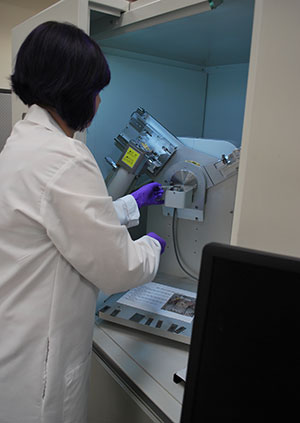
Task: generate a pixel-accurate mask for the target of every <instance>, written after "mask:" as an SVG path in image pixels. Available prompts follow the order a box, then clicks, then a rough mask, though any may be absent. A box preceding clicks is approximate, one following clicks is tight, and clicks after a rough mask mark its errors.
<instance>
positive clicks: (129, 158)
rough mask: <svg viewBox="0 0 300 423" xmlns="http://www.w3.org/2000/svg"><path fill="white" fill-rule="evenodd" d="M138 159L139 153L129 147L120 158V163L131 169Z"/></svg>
mask: <svg viewBox="0 0 300 423" xmlns="http://www.w3.org/2000/svg"><path fill="white" fill-rule="evenodd" d="M139 157H140V153H138V152H137V151H135V150H134V149H133V148H130V147H129V148H128V149H127V151H126V153H125V155H124V157H123V158H122V162H124V163H126V164H127V166H129V167H133V166H134V165H135V164H136V161H137V159H138V158H139Z"/></svg>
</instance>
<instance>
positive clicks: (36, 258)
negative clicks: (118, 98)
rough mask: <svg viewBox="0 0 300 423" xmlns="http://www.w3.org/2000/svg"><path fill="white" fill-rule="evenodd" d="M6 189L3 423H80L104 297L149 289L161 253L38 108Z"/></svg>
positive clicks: (0, 252)
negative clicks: (133, 234)
mask: <svg viewBox="0 0 300 423" xmlns="http://www.w3.org/2000/svg"><path fill="white" fill-rule="evenodd" d="M0 180H1V187H0V236H1V243H0V271H1V272H0V342H1V344H0V423H37V422H39V423H41V422H43V423H60V422H63V423H83V422H84V421H85V413H86V396H87V381H88V373H89V363H90V354H91V345H92V333H93V321H94V312H95V304H96V299H97V294H98V289H101V290H103V291H104V292H106V293H114V292H119V291H124V290H126V289H129V288H131V287H134V286H137V285H139V284H143V283H146V282H149V281H151V280H152V279H153V278H154V276H155V274H156V271H157V268H158V264H159V256H160V245H159V243H158V241H156V240H154V239H153V238H151V237H148V236H144V237H142V238H140V239H138V240H137V241H132V239H131V238H130V235H129V233H128V231H127V229H126V227H125V226H121V224H120V222H119V219H118V217H117V214H116V212H115V208H114V206H113V202H112V199H111V198H110V197H109V196H108V194H107V191H106V187H105V183H104V181H103V178H102V175H101V173H100V171H99V168H98V166H97V164H96V162H95V160H94V158H93V156H92V154H91V153H90V151H89V150H88V148H87V147H86V146H85V145H84V144H83V143H81V142H80V141H77V140H75V139H71V138H69V137H67V136H66V135H65V134H64V132H63V131H62V130H61V129H60V127H59V126H58V125H57V124H56V122H55V121H54V120H53V119H52V118H51V116H50V115H49V114H48V112H46V111H45V110H44V109H42V108H40V107H38V106H36V105H34V106H32V107H31V108H30V109H29V112H28V114H27V116H26V118H25V120H23V121H20V122H18V123H17V124H16V125H15V127H14V129H13V132H12V134H11V136H10V138H9V139H8V141H7V143H6V145H5V147H4V150H3V151H2V153H1V155H0ZM129 197H130V198H127V199H125V200H121V201H119V202H118V203H117V205H119V207H118V214H119V216H121V215H122V214H124V212H125V214H126V212H127V218H125V219H124V216H123V218H122V219H123V220H124V221H125V223H126V220H127V222H130V214H131V213H133V215H134V216H135V218H137V217H138V214H136V209H137V207H136V203H135V200H133V199H132V197H131V196H129ZM122 210H123V213H122ZM99 400H100V401H101V398H99Z"/></svg>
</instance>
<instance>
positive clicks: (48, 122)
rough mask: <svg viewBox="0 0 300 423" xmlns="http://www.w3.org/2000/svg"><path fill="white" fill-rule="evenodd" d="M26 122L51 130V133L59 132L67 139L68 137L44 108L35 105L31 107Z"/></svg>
mask: <svg viewBox="0 0 300 423" xmlns="http://www.w3.org/2000/svg"><path fill="white" fill-rule="evenodd" d="M24 120H28V121H30V122H34V123H37V124H39V125H42V126H44V127H45V128H47V129H50V131H54V132H59V133H60V134H63V135H64V136H65V137H66V136H67V135H66V134H65V132H64V131H63V130H62V128H61V127H60V126H59V125H58V123H57V122H56V121H55V120H54V119H53V117H52V116H51V115H50V113H49V112H48V111H47V110H46V109H43V108H42V107H40V106H38V105H37V104H33V105H32V106H30V107H29V109H28V112H27V114H26V116H25V118H24Z"/></svg>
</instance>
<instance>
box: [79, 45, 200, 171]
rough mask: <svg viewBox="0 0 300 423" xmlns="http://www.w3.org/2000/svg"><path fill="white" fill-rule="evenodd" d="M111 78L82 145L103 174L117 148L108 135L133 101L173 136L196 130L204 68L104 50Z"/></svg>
mask: <svg viewBox="0 0 300 423" xmlns="http://www.w3.org/2000/svg"><path fill="white" fill-rule="evenodd" d="M106 57H107V59H108V62H109V65H110V68H111V73H112V80H111V83H110V85H109V86H108V87H106V88H105V89H104V90H103V92H102V93H101V98H102V104H101V105H100V108H99V111H98V113H97V116H96V117H95V119H94V121H93V123H92V125H91V127H90V128H89V129H88V133H87V145H88V146H89V148H90V149H91V150H92V152H93V153H94V155H95V157H96V160H97V162H98V164H99V166H100V168H101V170H102V172H103V173H104V176H106V175H107V173H108V171H109V170H110V167H109V166H108V165H107V163H106V162H105V160H104V157H105V156H106V155H112V156H113V158H114V159H115V160H117V159H118V158H119V156H120V151H119V150H118V149H117V148H116V147H115V146H114V145H113V140H114V137H115V136H117V135H118V134H119V133H120V131H121V130H122V129H123V128H124V127H125V126H126V125H127V123H128V121H129V118H130V115H131V113H132V112H134V111H135V110H136V109H137V107H143V108H144V109H145V110H147V111H148V112H149V113H151V114H152V115H153V116H154V117H155V118H156V119H157V120H158V121H160V123H162V124H163V125H164V126H165V127H166V128H167V129H168V130H169V131H171V132H172V133H174V135H176V136H193V137H200V136H201V133H202V123H203V122H202V120H203V107H204V94H205V83H206V75H205V73H203V72H201V71H199V70H194V69H190V68H183V67H177V66H170V65H168V64H167V63H168V62H167V61H166V63H154V62H153V61H152V62H150V61H148V60H145V58H143V60H136V59H134V58H128V57H120V56H116V55H111V54H107V53H106Z"/></svg>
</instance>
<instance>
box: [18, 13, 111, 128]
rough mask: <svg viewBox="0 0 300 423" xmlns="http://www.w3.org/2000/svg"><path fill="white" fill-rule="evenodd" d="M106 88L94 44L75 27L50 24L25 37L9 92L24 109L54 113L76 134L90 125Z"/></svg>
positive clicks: (102, 61)
mask: <svg viewBox="0 0 300 423" xmlns="http://www.w3.org/2000/svg"><path fill="white" fill-rule="evenodd" d="M109 82H110V70H109V66H108V64H107V61H106V59H105V57H104V55H103V53H102V51H101V49H100V47H99V46H98V44H97V43H96V42H95V41H94V40H93V39H92V38H90V37H89V36H88V35H87V34H86V33H85V32H84V31H82V30H81V29H79V28H77V27H76V26H75V25H72V24H69V23H61V22H54V21H49V22H45V23H42V24H41V25H39V26H37V27H36V28H35V29H34V30H33V31H32V32H31V33H30V34H29V35H28V36H27V38H26V39H25V41H24V42H23V44H22V45H21V47H20V49H19V51H18V54H17V58H16V64H15V69H14V73H13V74H12V75H11V85H12V90H13V91H14V92H15V93H16V94H17V95H18V96H19V97H20V99H21V100H22V101H23V103H25V104H26V105H28V106H31V105H32V104H37V105H39V106H41V107H52V108H54V109H55V110H56V112H57V113H58V114H59V115H60V117H61V118H62V119H63V120H64V121H65V122H66V123H67V125H68V126H69V127H70V128H71V129H73V130H75V131H81V130H83V129H84V128H86V127H87V126H88V124H89V123H90V122H91V120H92V119H93V117H94V113H95V98H96V96H97V95H98V93H99V92H100V91H101V90H102V89H103V88H104V87H105V86H106V85H108V84H109Z"/></svg>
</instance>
